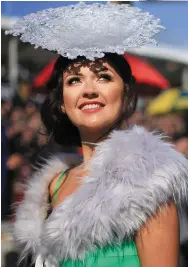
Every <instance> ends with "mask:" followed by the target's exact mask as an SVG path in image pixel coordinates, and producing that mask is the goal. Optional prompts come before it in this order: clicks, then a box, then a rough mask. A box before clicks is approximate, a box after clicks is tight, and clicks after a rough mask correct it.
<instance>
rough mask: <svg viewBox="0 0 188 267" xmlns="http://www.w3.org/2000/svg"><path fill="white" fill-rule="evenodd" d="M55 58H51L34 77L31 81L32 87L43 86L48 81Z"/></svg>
mask: <svg viewBox="0 0 188 267" xmlns="http://www.w3.org/2000/svg"><path fill="white" fill-rule="evenodd" d="M56 60H57V59H54V60H52V61H51V62H50V63H49V64H48V65H46V66H45V67H44V68H43V69H42V70H41V72H40V73H39V75H38V76H37V77H36V78H35V79H34V81H33V84H32V85H33V87H34V88H39V87H43V86H44V85H45V83H46V82H47V81H48V79H49V78H50V76H51V74H52V71H53V68H54V64H55V62H56Z"/></svg>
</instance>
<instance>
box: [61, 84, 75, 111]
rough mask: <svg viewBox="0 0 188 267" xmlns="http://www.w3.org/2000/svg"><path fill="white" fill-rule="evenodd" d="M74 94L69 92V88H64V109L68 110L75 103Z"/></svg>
mask: <svg viewBox="0 0 188 267" xmlns="http://www.w3.org/2000/svg"><path fill="white" fill-rule="evenodd" d="M76 99H77V98H76V94H75V93H73V92H71V91H70V90H69V91H68V90H66V89H65V90H64V92H63V103H64V107H65V109H66V111H67V112H68V111H70V110H71V109H72V108H74V107H75V105H76Z"/></svg>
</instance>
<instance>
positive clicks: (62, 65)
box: [41, 53, 137, 146]
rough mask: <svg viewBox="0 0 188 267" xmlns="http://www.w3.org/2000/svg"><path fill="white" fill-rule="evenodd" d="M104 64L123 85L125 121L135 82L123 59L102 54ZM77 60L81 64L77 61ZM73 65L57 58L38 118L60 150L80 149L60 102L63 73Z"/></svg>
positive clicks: (131, 107) (133, 102) (132, 106)
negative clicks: (68, 148)
mask: <svg viewBox="0 0 188 267" xmlns="http://www.w3.org/2000/svg"><path fill="white" fill-rule="evenodd" d="M104 58H105V60H106V61H107V62H108V63H109V64H110V65H111V66H112V67H113V68H114V69H115V70H116V72H117V73H118V74H119V75H120V77H121V78H122V79H123V81H124V85H125V88H124V92H125V97H126V102H127V109H126V114H124V118H126V119H128V118H129V117H130V116H131V115H132V114H133V113H134V111H135V109H136V103H137V94H136V91H135V89H134V84H135V79H134V77H133V75H132V71H131V67H130V65H129V63H128V62H127V60H126V59H125V58H124V56H121V55H118V54H115V53H106V54H105V57H104ZM77 60H85V58H84V57H78V58H77V59H76V60H74V62H75V61H77ZM72 63H73V60H70V59H68V58H65V57H62V56H60V57H59V58H58V59H57V61H56V63H55V65H54V69H53V72H52V76H51V78H50V80H49V81H48V83H47V84H46V89H47V92H48V95H47V97H46V99H45V101H44V103H43V104H42V107H41V118H42V121H43V123H44V125H45V127H46V129H47V132H48V134H50V135H51V136H52V137H53V138H54V140H55V141H56V142H57V143H58V144H61V145H63V146H81V140H80V134H79V131H78V129H77V127H76V126H75V125H74V124H73V123H72V122H71V120H70V119H69V118H68V116H67V114H65V113H63V112H62V110H61V105H62V101H63V100H62V99H63V72H64V71H65V70H66V69H67V68H68V67H69V66H70V65H71V64H72Z"/></svg>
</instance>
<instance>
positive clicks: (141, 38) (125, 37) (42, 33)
mask: <svg viewBox="0 0 188 267" xmlns="http://www.w3.org/2000/svg"><path fill="white" fill-rule="evenodd" d="M163 28H164V27H163V26H161V25H160V20H159V19H157V18H155V17H154V16H153V15H151V14H149V13H146V12H141V10H140V9H138V8H136V7H131V6H129V5H124V4H121V5H115V4H112V3H105V4H99V3H95V4H85V3H83V2H81V3H79V4H77V5H71V6H66V7H59V8H53V9H52V8H50V9H46V10H43V11H39V12H37V13H33V14H29V15H27V16H25V17H23V18H22V19H21V20H19V21H17V22H16V24H15V25H14V26H13V28H12V29H11V30H9V31H6V34H12V35H14V36H20V38H21V40H22V41H23V42H30V43H31V44H34V45H35V47H36V48H37V47H42V48H44V49H47V50H50V51H55V52H57V53H58V54H60V55H62V56H65V57H68V58H70V59H73V58H76V57H77V56H85V57H86V58H88V59H91V60H93V59H94V58H100V57H103V56H104V53H105V52H111V53H117V54H123V53H124V52H125V51H127V50H128V49H130V48H131V49H133V48H139V47H141V46H144V45H146V44H150V43H155V44H156V40H155V39H153V36H154V35H155V34H156V33H158V32H159V31H160V30H161V29H163Z"/></svg>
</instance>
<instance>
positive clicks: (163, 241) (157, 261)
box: [136, 202, 179, 267]
mask: <svg viewBox="0 0 188 267" xmlns="http://www.w3.org/2000/svg"><path fill="white" fill-rule="evenodd" d="M136 246H137V250H138V255H139V259H140V262H141V266H144V267H150V266H153V267H157V266H160V267H163V266H164V267H166V266H169V267H177V266H178V256H179V219H178V212H177V209H176V206H175V204H174V203H173V202H170V203H169V204H168V205H165V206H163V207H161V208H160V210H158V211H157V212H156V214H155V215H154V216H153V217H151V218H150V219H148V221H147V222H146V224H145V225H144V226H143V227H142V228H141V229H140V231H139V232H138V233H137V237H136Z"/></svg>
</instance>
